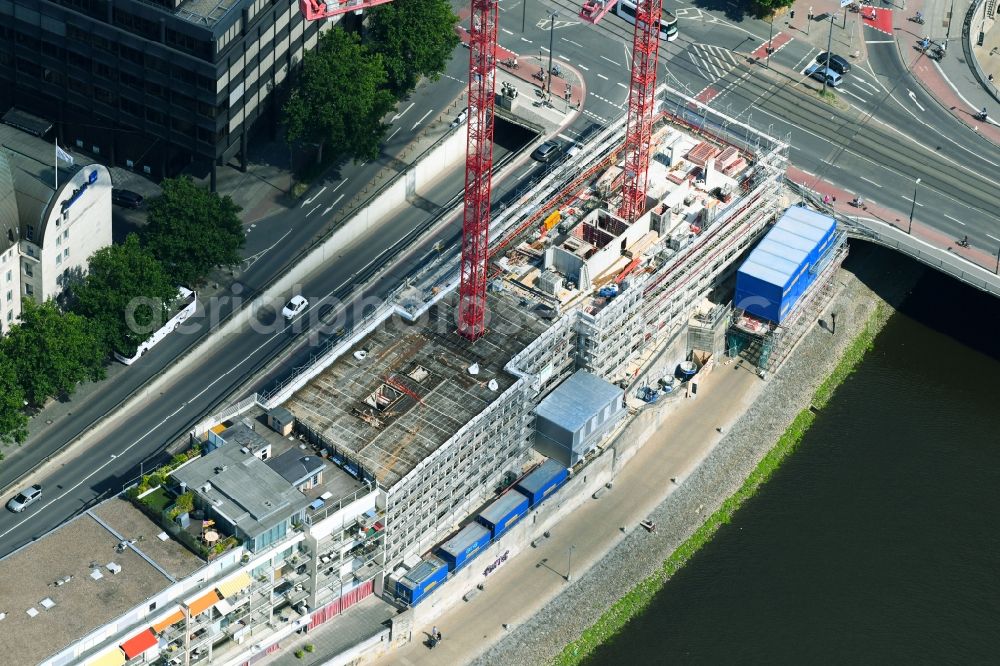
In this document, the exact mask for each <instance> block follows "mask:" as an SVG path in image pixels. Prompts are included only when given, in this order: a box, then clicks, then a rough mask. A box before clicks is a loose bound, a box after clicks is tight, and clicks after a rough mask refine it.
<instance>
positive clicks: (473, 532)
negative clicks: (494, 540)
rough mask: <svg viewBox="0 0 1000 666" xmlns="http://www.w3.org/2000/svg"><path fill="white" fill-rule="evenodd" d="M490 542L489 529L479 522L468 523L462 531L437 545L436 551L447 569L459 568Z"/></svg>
mask: <svg viewBox="0 0 1000 666" xmlns="http://www.w3.org/2000/svg"><path fill="white" fill-rule="evenodd" d="M489 542H490V531H489V530H488V529H486V528H485V527H483V526H482V525H480V524H479V523H469V524H468V525H466V526H465V527H464V528H462V531H461V532H459V533H458V534H456V535H455V536H453V537H452V538H450V539H448V540H447V541H445V542H444V543H443V544H441V545H440V546H438V550H437V553H438V555H439V556H440V557H441V559H443V560H444V561H445V562H447V563H448V569H449V570H450V571H455V570H456V569H461V568H462V566H464V565H465V563H466V562H468V561H469V560H471V559H472V558H473V557H475V556H476V554H477V553H478V552H479V551H480V550H482V549H483V547H484V546H486V545H487V544H489Z"/></svg>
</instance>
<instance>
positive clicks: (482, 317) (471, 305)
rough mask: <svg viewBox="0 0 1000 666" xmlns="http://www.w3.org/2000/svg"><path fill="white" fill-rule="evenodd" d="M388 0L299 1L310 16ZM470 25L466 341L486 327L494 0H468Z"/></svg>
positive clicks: (462, 325) (461, 325)
mask: <svg viewBox="0 0 1000 666" xmlns="http://www.w3.org/2000/svg"><path fill="white" fill-rule="evenodd" d="M391 1H392V0H343V1H340V0H299V8H300V9H301V10H302V14H303V15H304V16H305V17H306V19H308V20H310V21H314V20H317V19H323V18H329V17H331V16H337V15H339V14H345V13H347V12H352V11H361V10H364V9H367V8H368V7H374V6H376V5H381V4H384V3H386V2H391ZM471 2H472V16H471V18H470V25H469V28H470V29H469V35H470V41H469V120H468V134H467V137H466V155H465V213H464V217H463V219H462V264H461V266H462V272H461V275H462V284H461V287H460V288H459V301H458V331H459V333H461V334H462V335H463V336H465V337H466V338H468V339H470V340H475V339H476V338H478V337H480V336H481V335H483V333H485V332H486V282H487V262H488V261H489V231H490V190H491V186H492V180H491V179H492V174H493V108H494V95H495V94H496V90H495V80H496V60H497V9H498V6H499V0H471Z"/></svg>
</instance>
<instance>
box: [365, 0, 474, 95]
mask: <svg viewBox="0 0 1000 666" xmlns="http://www.w3.org/2000/svg"><path fill="white" fill-rule="evenodd" d="M456 23H458V17H457V16H456V15H455V14H454V12H452V11H451V5H449V4H448V2H447V0H403V1H401V2H400V1H397V2H392V3H389V4H387V5H379V6H378V7H373V8H372V9H371V10H369V14H368V25H367V29H366V30H365V41H366V43H368V44H369V45H370V46H371V48H372V50H373V51H375V52H376V53H379V54H381V55H382V58H383V61H384V63H385V69H386V73H387V75H388V84H389V88H390V90H392V91H393V92H394V93H395V94H396V95H397V96H398V97H404V96H406V95H407V94H408V93H409V92H410V91H411V90H413V89H414V88H415V87H416V85H417V81H418V80H419V79H420V77H421V76H426V77H428V78H430V79H431V80H434V81H436V80H437V79H438V78H440V76H441V72H443V71H444V68H445V65H447V64H448V61H449V60H450V59H451V55H452V53H453V52H454V50H455V47H456V46H458V42H459V38H458V35H457V34H456V33H455V24H456Z"/></svg>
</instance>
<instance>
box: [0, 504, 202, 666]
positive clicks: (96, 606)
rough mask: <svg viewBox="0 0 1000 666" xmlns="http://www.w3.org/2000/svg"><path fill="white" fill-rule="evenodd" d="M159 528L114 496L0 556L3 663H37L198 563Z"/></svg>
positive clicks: (161, 587) (152, 593)
mask: <svg viewBox="0 0 1000 666" xmlns="http://www.w3.org/2000/svg"><path fill="white" fill-rule="evenodd" d="M159 533H160V529H159V528H158V527H156V526H155V525H154V524H153V523H152V522H150V521H149V520H148V519H146V518H145V516H143V514H142V513H141V512H140V511H138V510H137V509H135V508H134V507H133V506H132V505H131V504H129V503H128V502H126V501H124V500H120V499H114V500H110V501H108V502H105V503H103V504H101V505H99V506H98V507H97V508H95V509H93V510H91V511H88V512H87V513H84V514H82V515H80V516H78V517H76V518H74V519H73V520H71V521H69V522H68V523H66V524H64V525H63V526H62V527H59V528H58V529H56V530H55V531H53V532H50V533H48V534H46V535H45V536H44V537H42V538H41V539H39V540H38V541H35V542H34V543H32V544H30V545H29V546H27V547H25V548H23V549H21V550H19V551H17V552H15V553H12V554H11V555H8V556H7V557H6V558H4V559H3V560H0V614H6V616H5V617H4V618H3V619H2V620H0V654H3V662H4V663H9V664H35V663H38V662H39V661H41V660H42V659H44V658H46V657H48V656H50V655H52V654H54V653H56V652H58V651H59V650H61V649H62V648H63V647H64V646H66V645H69V644H70V643H72V642H73V641H75V640H77V639H79V638H81V637H83V636H85V635H86V634H88V633H89V632H91V631H93V630H95V629H97V628H98V627H101V626H102V625H104V624H106V623H107V622H109V621H110V620H112V619H114V618H116V617H119V616H120V615H122V614H124V613H125V612H126V611H128V610H130V609H131V608H133V607H134V606H136V605H137V604H139V603H141V602H143V601H145V600H146V599H148V598H149V597H151V596H153V595H155V594H156V593H158V592H160V591H161V590H163V589H165V588H166V587H167V586H169V585H170V584H171V582H172V581H171V580H170V577H173V578H179V577H182V576H184V575H186V574H188V573H190V572H192V571H194V570H195V569H196V568H198V567H199V566H201V565H202V562H201V561H200V560H199V559H198V558H197V557H195V556H194V555H192V554H190V553H189V552H188V551H187V550H186V549H185V548H184V547H183V546H181V545H180V544H178V543H176V542H174V541H172V540H167V541H161V540H160V539H159V538H157V536H156V535H157V534H159ZM123 540H124V541H132V540H135V543H132V545H130V546H125V547H121V546H120V544H121V542H122V541H123ZM119 549H120V550H119ZM112 563H113V564H114V565H117V566H114V565H112V566H111V569H115V570H118V573H113V571H112V570H111V569H109V568H108V567H109V565H111V564H112ZM118 567H121V568H120V569H118ZM94 571H96V572H97V573H99V574H100V577H96V574H93V575H92V572H94ZM168 576H169V577H168Z"/></svg>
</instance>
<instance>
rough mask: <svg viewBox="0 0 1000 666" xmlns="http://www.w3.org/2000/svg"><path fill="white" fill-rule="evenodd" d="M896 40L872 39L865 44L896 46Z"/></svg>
mask: <svg viewBox="0 0 1000 666" xmlns="http://www.w3.org/2000/svg"><path fill="white" fill-rule="evenodd" d="M895 43H896V40H895V39H872V40H866V41H865V44H895Z"/></svg>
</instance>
